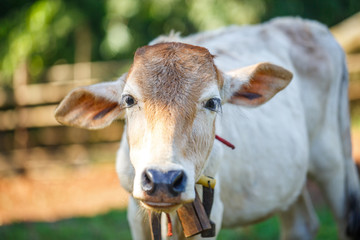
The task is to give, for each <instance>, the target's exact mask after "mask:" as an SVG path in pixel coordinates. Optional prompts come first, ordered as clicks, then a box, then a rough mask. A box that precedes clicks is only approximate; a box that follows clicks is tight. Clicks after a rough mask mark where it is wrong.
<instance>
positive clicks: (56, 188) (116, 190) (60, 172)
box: [0, 129, 360, 225]
mask: <svg viewBox="0 0 360 240" xmlns="http://www.w3.org/2000/svg"><path fill="white" fill-rule="evenodd" d="M353 154H354V158H355V159H356V160H357V163H358V164H360V129H359V130H355V131H353ZM114 165H115V164H114V163H102V164H96V165H91V166H82V167H78V168H76V169H63V168H56V167H55V168H51V169H46V171H43V172H34V173H30V174H28V175H27V176H12V177H6V178H0V225H3V224H9V223H12V222H19V221H55V220H59V219H63V218H69V217H73V216H92V215H96V214H99V213H103V212H106V211H108V210H109V209H112V208H125V207H126V205H127V199H128V193H127V192H125V190H123V189H122V188H121V187H120V183H119V180H118V178H117V176H116V173H115V166H114Z"/></svg>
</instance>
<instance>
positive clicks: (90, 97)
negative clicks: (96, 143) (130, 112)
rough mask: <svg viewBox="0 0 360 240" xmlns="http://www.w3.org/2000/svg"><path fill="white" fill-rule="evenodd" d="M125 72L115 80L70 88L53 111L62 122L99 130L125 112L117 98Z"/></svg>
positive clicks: (122, 84)
mask: <svg viewBox="0 0 360 240" xmlns="http://www.w3.org/2000/svg"><path fill="white" fill-rule="evenodd" d="M125 78H126V74H124V75H123V76H122V77H120V78H119V79H118V80H117V81H114V82H104V83H98V84H94V85H90V86H86V87H80V88H77V89H74V90H73V91H71V92H70V93H69V94H68V95H67V96H66V97H65V98H64V100H62V101H61V103H60V104H59V106H58V107H57V108H56V110H55V118H56V120H57V121H58V122H60V123H61V124H64V125H69V126H75V127H81V128H87V129H99V128H104V127H106V126H108V125H110V124H111V122H112V121H114V120H115V119H117V118H121V117H123V115H124V112H125V111H124V109H123V107H122V106H121V103H120V98H121V94H122V90H123V88H124V81H125Z"/></svg>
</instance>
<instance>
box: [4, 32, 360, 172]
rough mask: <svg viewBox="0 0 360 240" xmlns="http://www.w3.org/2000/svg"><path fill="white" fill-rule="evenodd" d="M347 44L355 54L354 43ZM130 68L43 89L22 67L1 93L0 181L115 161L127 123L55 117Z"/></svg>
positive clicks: (354, 84)
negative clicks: (80, 122)
mask: <svg viewBox="0 0 360 240" xmlns="http://www.w3.org/2000/svg"><path fill="white" fill-rule="evenodd" d="M346 26H347V25H346ZM342 27H343V26H340V27H339V26H338V28H336V29H337V30H336V31H338V32H341V31H340V30H339V29H342ZM336 31H335V32H336ZM347 41H348V42H351V44H352V45H351V49H353V48H354V45H353V42H352V41H349V40H347ZM345 42H346V41H345ZM359 42H360V41H359ZM347 61H348V68H349V72H350V79H351V80H350V87H349V98H350V100H351V101H353V100H354V101H355V100H359V99H360V54H359V53H357V54H354V53H352V54H348V55H347ZM128 66H129V61H125V62H98V63H94V62H92V63H91V62H90V63H76V64H67V65H56V66H53V67H51V68H50V69H48V71H47V72H46V74H45V76H44V77H45V79H46V83H38V84H28V82H29V81H28V76H27V70H26V66H25V65H23V66H21V67H20V68H19V69H18V71H17V72H16V73H15V75H14V86H13V91H6V90H5V89H0V175H4V174H12V173H14V172H21V173H23V172H27V171H29V169H30V170H34V169H37V170H39V169H40V170H41V169H44V168H46V167H47V166H48V165H49V162H52V163H61V164H70V165H71V166H77V165H79V164H80V165H81V164H86V163H88V162H89V161H105V160H114V159H115V152H116V149H117V148H118V144H119V140H120V138H121V134H122V131H123V122H121V121H117V122H115V123H114V124H112V125H111V126H110V127H108V128H105V129H102V130H95V131H88V130H84V129H78V128H68V127H65V126H61V125H60V124H58V123H57V122H56V120H55V119H54V116H53V113H54V110H55V108H56V106H57V104H58V102H59V101H60V100H61V99H62V98H63V97H64V96H65V95H66V94H67V93H68V92H69V91H70V90H71V89H73V88H75V87H78V86H84V85H89V84H93V83H96V82H100V81H105V80H113V79H115V78H116V77H118V76H120V75H121V73H123V72H125V71H126V69H127V68H128ZM71 79H76V80H71Z"/></svg>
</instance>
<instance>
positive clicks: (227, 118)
mask: <svg viewBox="0 0 360 240" xmlns="http://www.w3.org/2000/svg"><path fill="white" fill-rule="evenodd" d="M297 31H298V32H300V33H302V32H307V33H309V34H310V35H309V39H304V36H303V35H301V34H300V33H297ZM169 40H171V41H180V42H185V43H189V44H194V45H199V46H203V47H206V48H207V49H208V50H209V51H210V52H211V53H212V54H214V55H216V58H215V63H216V65H217V67H218V68H219V69H220V70H221V71H223V72H228V71H231V70H236V69H239V68H241V67H244V66H248V65H252V64H256V63H258V62H271V63H274V64H277V65H280V66H282V67H284V68H286V69H288V70H290V71H291V72H292V73H293V74H294V79H293V80H292V82H291V83H290V85H289V86H288V87H287V88H286V89H285V90H283V91H282V92H280V93H278V94H277V95H276V96H275V97H274V98H273V99H271V100H270V101H269V102H267V103H265V104H264V105H262V106H260V107H257V108H251V109H249V108H243V107H239V106H235V105H231V104H225V105H224V106H223V111H222V113H220V114H218V116H217V118H216V134H218V135H219V136H221V137H223V138H225V139H226V140H228V141H230V142H231V143H233V144H234V145H235V146H236V149H235V150H231V149H229V148H228V147H226V146H224V145H223V144H222V143H220V142H218V141H215V142H214V145H213V149H212V152H211V154H210V156H209V158H208V159H207V161H206V162H205V163H204V164H205V166H204V168H203V169H202V172H197V173H195V172H194V171H195V170H194V169H193V165H192V164H190V162H191V160H189V159H188V160H187V161H185V160H181V161H175V160H171V159H175V158H172V157H173V154H176V153H175V152H169V156H168V157H164V158H157V159H154V158H151V157H149V156H151V155H152V154H153V152H154V151H155V152H156V151H157V150H156V149H154V148H153V146H154V145H151V141H152V140H153V138H154V137H155V136H154V135H153V134H155V133H153V132H146V127H145V128H144V129H145V130H144V142H146V143H145V144H144V145H143V146H144V148H142V149H136V150H131V151H130V153H129V150H128V149H129V146H128V144H127V140H126V135H125V134H124V136H123V140H122V141H123V142H122V144H121V146H120V149H119V152H118V157H117V172H118V174H119V177H120V180H121V183H122V185H123V186H124V187H125V189H127V190H128V191H129V192H132V194H133V196H135V197H141V194H142V193H141V189H140V178H139V176H137V174H136V173H138V172H142V171H143V170H144V169H145V168H146V167H149V166H157V167H159V168H161V169H163V170H169V169H174V168H176V169H184V170H185V171H186V173H187V174H188V175H189V179H196V178H197V177H198V176H199V174H201V173H204V174H205V175H209V176H213V177H215V178H216V179H217V181H218V184H217V186H216V188H215V200H214V206H213V211H212V215H211V219H212V220H213V221H215V223H216V225H217V232H218V231H219V229H220V226H223V227H236V226H242V225H246V224H250V223H252V222H255V221H258V220H261V219H263V218H266V217H268V216H271V215H272V214H276V213H281V214H280V219H281V222H282V226H283V227H284V228H285V230H284V232H283V234H282V238H283V239H290V238H300V239H310V238H312V237H313V236H314V234H315V232H316V228H317V221H316V219H315V217H314V213H313V208H312V206H311V203H310V202H309V198H308V196H307V192H306V190H304V184H305V181H306V176H307V174H308V173H310V174H313V175H314V176H315V178H316V179H317V180H318V181H319V182H320V184H322V186H323V187H324V189H325V193H326V196H327V198H328V199H329V201H330V203H331V204H332V207H333V208H334V213H335V215H336V217H337V219H338V221H339V225H340V231H342V232H344V217H345V216H344V215H345V210H344V208H345V207H344V205H345V203H344V201H345V200H344V199H345V196H344V192H345V190H344V188H345V183H344V181H345V180H344V179H345V177H344V175H345V174H346V173H345V170H344V168H345V165H344V159H343V155H342V149H341V147H340V145H341V141H342V139H341V137H340V136H339V131H338V128H339V124H338V118H337V116H338V114H339V113H338V112H337V111H338V109H337V106H338V104H337V103H338V101H339V100H338V99H339V97H338V94H339V93H338V92H339V87H340V86H339V85H340V83H339V82H340V80H339V79H340V78H341V74H342V71H343V69H342V66H341V65H342V64H343V63H344V58H343V54H342V51H341V50H340V48H339V47H338V46H337V44H336V43H335V41H334V40H333V38H332V37H331V35H330V34H329V33H328V31H327V30H326V28H325V27H324V26H322V25H320V24H318V23H315V22H311V21H304V20H301V19H292V18H284V19H277V20H274V21H272V22H269V23H265V24H262V25H257V26H251V27H250V26H245V27H236V26H233V27H229V28H224V29H220V30H217V31H212V32H205V33H199V34H196V35H192V36H189V37H186V38H179V37H178V36H177V35H172V36H171V37H170V38H168V39H167V38H166V37H160V38H159V39H158V40H154V41H153V42H152V43H153V44H154V43H158V42H164V41H165V42H166V41H169ZM304 49H313V51H312V52H311V53H306V51H304ZM316 57H318V58H319V59H321V61H320V60H317V59H314V58H316ZM229 75H231V73H229ZM229 75H225V81H226V82H225V86H224V89H222V91H221V92H220V90H219V89H217V88H216V86H215V85H214V86H209V88H208V89H204V90H203V92H202V96H201V98H200V99H201V101H203V100H206V99H208V98H209V97H215V96H217V97H221V98H223V99H225V98H226V97H228V95H229V92H230V89H229V85H228V84H227V83H228V82H227V80H226V79H230V77H229ZM244 78H245V77H244ZM128 89H131V90H130V91H132V94H134V95H139V91H136V90H134V89H136V86H133V87H131V86H130V87H128V86H125V92H126V91H128ZM199 104H200V103H199ZM128 111H136V110H128ZM127 114H129V112H127ZM214 117H215V116H214V114H213V113H209V112H207V111H199V116H197V117H196V119H195V123H194V126H195V127H197V128H199V129H198V130H199V131H206V129H205V130H204V129H203V128H204V126H205V125H207V124H209V123H210V122H211V119H213V118H214ZM208 119H210V120H208ZM132 120H133V119H132ZM134 121H135V122H133V123H131V124H132V125H136V126H142V127H144V124H145V123H144V122H143V121H142V120H141V116H140V117H139V116H138V117H136V119H135V120H134ZM204 123H206V124H204ZM128 132H129V133H130V134H131V129H130V130H129V129H128ZM162 147H164V146H162ZM168 147H169V149H171V146H168ZM130 159H131V161H130ZM328 182H329V184H328ZM193 184H194V182H193V181H190V182H189V183H188V186H187V192H186V193H185V194H184V196H182V197H183V198H185V199H191V198H193V197H194V196H193V194H190V193H189V191H190V190H191V187H193ZM357 184H358V182H357V181H355V185H357ZM189 189H190V190H189ZM129 206H130V210H129V221H130V222H131V223H135V222H139V221H140V222H141V221H145V220H139V215H138V211H136V209H137V208H139V206H138V205H137V204H136V201H135V200H134V199H131V201H130V205H129ZM297 212H302V213H303V214H296V213H297ZM174 220H175V223H174V225H175V226H179V223H178V222H176V218H174ZM145 225H146V224H145ZM131 228H132V233H133V237H134V239H145V238H150V236H146V237H144V236H145V235H146V233H148V228H147V227H146V226H145V227H144V224H131ZM175 231H176V232H175V237H174V239H177V238H178V239H181V238H182V237H181V236H182V233H181V228H179V227H176V228H175ZM178 231H179V232H178ZM178 234H179V235H178ZM340 235H341V237H343V238H344V239H345V237H344V236H342V233H340ZM198 238H200V237H199V236H197V237H194V239H198Z"/></svg>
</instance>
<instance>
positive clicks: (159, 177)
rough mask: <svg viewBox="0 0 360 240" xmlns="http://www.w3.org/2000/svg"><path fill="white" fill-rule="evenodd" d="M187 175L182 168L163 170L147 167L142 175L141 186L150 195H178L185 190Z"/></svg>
mask: <svg viewBox="0 0 360 240" xmlns="http://www.w3.org/2000/svg"><path fill="white" fill-rule="evenodd" d="M185 186H186V175H185V173H184V171H182V170H172V171H168V172H162V171H159V170H155V169H146V170H145V171H144V173H143V175H142V181H141V187H142V189H143V191H144V192H145V193H146V194H147V195H149V196H156V195H157V194H160V195H165V196H167V197H170V198H172V197H177V196H178V195H179V194H181V193H182V192H184V191H185Z"/></svg>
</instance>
